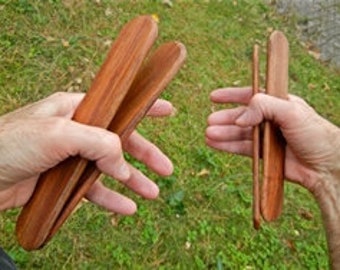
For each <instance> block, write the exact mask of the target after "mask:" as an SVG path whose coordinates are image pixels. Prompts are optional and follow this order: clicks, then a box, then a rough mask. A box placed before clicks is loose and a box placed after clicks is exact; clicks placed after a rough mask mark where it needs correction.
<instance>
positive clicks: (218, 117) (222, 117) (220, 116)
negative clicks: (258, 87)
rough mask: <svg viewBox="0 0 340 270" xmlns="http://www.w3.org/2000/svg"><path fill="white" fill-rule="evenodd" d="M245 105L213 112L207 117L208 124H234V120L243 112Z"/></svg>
mask: <svg viewBox="0 0 340 270" xmlns="http://www.w3.org/2000/svg"><path fill="white" fill-rule="evenodd" d="M244 110H245V107H237V108H233V109H226V110H220V111H217V112H214V113H212V114H210V115H209V117H208V120H207V122H208V125H230V124H234V123H235V120H236V119H237V118H238V117H239V116H240V115H241V114H242V113H244Z"/></svg>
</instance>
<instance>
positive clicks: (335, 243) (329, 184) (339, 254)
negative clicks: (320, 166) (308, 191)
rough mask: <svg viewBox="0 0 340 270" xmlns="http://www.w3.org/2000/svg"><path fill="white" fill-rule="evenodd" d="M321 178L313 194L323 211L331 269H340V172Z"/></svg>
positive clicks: (327, 174)
mask: <svg viewBox="0 0 340 270" xmlns="http://www.w3.org/2000/svg"><path fill="white" fill-rule="evenodd" d="M320 178H322V179H319V181H318V183H319V185H318V186H319V187H318V188H316V189H315V190H314V192H313V194H314V196H315V198H316V201H317V203H318V205H319V208H320V210H321V215H322V220H323V225H324V228H325V233H326V238H327V245H328V253H329V259H330V266H331V269H340V242H339V239H340V226H339V224H340V170H337V171H330V172H327V173H324V174H322V175H321V176H320Z"/></svg>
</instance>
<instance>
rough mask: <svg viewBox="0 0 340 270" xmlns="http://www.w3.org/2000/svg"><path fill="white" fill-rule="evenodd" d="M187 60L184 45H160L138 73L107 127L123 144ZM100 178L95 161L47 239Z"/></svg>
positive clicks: (174, 43) (90, 165) (80, 179)
mask: <svg viewBox="0 0 340 270" xmlns="http://www.w3.org/2000/svg"><path fill="white" fill-rule="evenodd" d="M185 58H186V49H185V46H184V45H183V44H181V43H179V42H169V43H166V44H163V45H161V46H160V47H159V48H158V49H157V50H156V52H155V53H154V54H153V55H152V57H151V59H150V60H149V61H148V62H147V64H146V65H144V67H143V68H142V69H141V70H140V72H138V74H137V77H136V79H135V80H134V82H133V84H132V86H131V88H130V89H129V92H128V93H127V95H126V97H125V98H124V100H123V102H122V104H121V105H120V107H119V110H118V112H117V114H116V115H115V117H114V118H113V120H112V121H111V123H110V126H109V128H108V129H109V130H110V131H112V132H114V133H116V134H117V135H119V136H120V138H121V141H122V143H123V144H124V142H125V141H126V140H127V139H128V137H129V135H130V134H131V133H132V131H133V130H134V129H135V128H136V126H137V124H138V123H139V122H140V121H141V120H142V119H143V117H144V116H145V114H146V113H147V111H148V110H149V109H150V107H151V106H152V104H153V103H154V102H155V101H156V100H157V98H158V97H159V95H160V94H161V93H162V91H163V90H164V89H165V87H166V86H167V85H168V83H169V82H170V81H171V79H172V78H173V77H174V76H175V75H176V73H177V71H178V70H179V69H180V67H181V66H182V64H183V63H184V60H185ZM99 176H100V171H99V170H98V169H97V168H96V166H95V164H94V162H89V163H88V165H87V167H86V170H85V172H84V173H83V174H82V176H81V177H80V178H79V180H78V182H77V187H76V188H75V191H74V192H73V194H72V195H71V196H70V200H69V201H68V202H67V203H66V204H65V207H64V208H63V210H62V212H61V214H60V215H59V217H58V219H57V221H56V223H55V224H54V226H53V228H52V230H51V231H50V234H49V236H48V238H51V237H53V235H54V234H55V233H56V232H57V231H58V229H59V228H60V226H61V225H62V224H63V223H64V222H65V220H66V219H67V217H68V216H69V215H70V214H71V213H72V211H73V210H74V208H75V207H76V205H77V204H78V203H79V201H80V200H81V199H82V198H83V197H84V196H85V194H86V192H87V191H88V189H89V188H90V187H91V186H92V185H93V183H94V182H95V181H96V180H97V179H98V177H99Z"/></svg>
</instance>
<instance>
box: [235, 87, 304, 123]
mask: <svg viewBox="0 0 340 270" xmlns="http://www.w3.org/2000/svg"><path fill="white" fill-rule="evenodd" d="M291 99H295V100H296V98H294V97H291ZM308 110H310V108H309V107H308V106H307V105H302V104H301V102H292V100H285V99H281V98H277V97H273V96H270V95H266V94H256V95H255V96H254V97H253V98H252V99H251V101H250V103H249V106H248V107H247V109H246V110H245V111H244V112H243V113H242V114H241V115H240V116H239V118H238V119H236V124H237V125H241V126H249V125H257V124H259V123H260V122H262V121H263V119H267V120H270V121H273V122H274V123H276V124H278V125H279V126H280V127H281V128H288V127H289V126H291V125H294V126H297V125H300V124H303V122H304V121H305V119H304V117H302V116H304V115H308V114H306V111H308ZM292 119H294V121H292Z"/></svg>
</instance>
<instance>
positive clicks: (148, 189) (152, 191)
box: [124, 165, 159, 200]
mask: <svg viewBox="0 0 340 270" xmlns="http://www.w3.org/2000/svg"><path fill="white" fill-rule="evenodd" d="M130 171H131V175H130V177H129V179H128V180H126V181H124V185H125V186H126V187H128V188H129V189H131V190H132V191H134V192H135V193H137V194H138V195H140V196H142V197H143V198H145V199H150V200H152V199H155V198H157V196H158V194H159V188H158V186H157V185H156V184H155V183H154V182H153V181H151V180H150V179H149V178H148V177H146V176H145V175H144V174H143V173H142V172H141V171H139V170H137V169H136V168H134V167H132V166H131V165H130Z"/></svg>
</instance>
